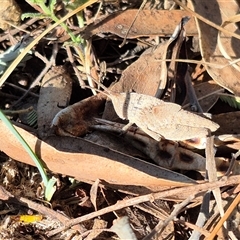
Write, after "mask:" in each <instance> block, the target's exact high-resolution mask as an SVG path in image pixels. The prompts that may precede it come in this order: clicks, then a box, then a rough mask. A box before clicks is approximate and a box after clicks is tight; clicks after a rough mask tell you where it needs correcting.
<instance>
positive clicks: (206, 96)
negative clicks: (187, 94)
mask: <svg viewBox="0 0 240 240" xmlns="http://www.w3.org/2000/svg"><path fill="white" fill-rule="evenodd" d="M194 89H195V92H196V95H197V98H198V100H199V104H200V105H201V107H202V110H203V112H204V113H207V112H208V111H209V110H210V109H211V108H212V106H213V105H214V104H215V103H216V102H217V100H218V99H219V95H218V93H219V92H223V90H224V89H223V88H222V87H221V86H219V85H218V84H216V82H214V81H212V80H210V81H207V82H203V83H200V84H196V85H195V86H194Z"/></svg>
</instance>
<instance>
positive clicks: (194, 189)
mask: <svg viewBox="0 0 240 240" xmlns="http://www.w3.org/2000/svg"><path fill="white" fill-rule="evenodd" d="M237 182H240V175H239V176H238V175H237V176H230V177H229V178H222V179H221V180H220V181H217V182H212V183H208V182H205V183H202V184H198V185H191V186H187V187H179V188H174V189H170V190H166V191H162V192H158V193H152V194H147V195H143V196H139V197H135V198H132V199H129V200H122V201H118V202H117V203H116V204H114V205H112V206H109V207H106V208H104V209H101V210H98V211H96V212H93V213H90V214H86V215H84V216H82V217H78V218H75V219H73V220H70V221H67V222H66V223H65V225H64V226H63V227H59V228H58V229H55V230H53V231H50V232H49V233H48V236H53V235H55V234H57V233H59V232H61V231H64V230H65V229H68V228H70V227H71V226H74V225H76V224H78V223H80V222H83V221H87V220H89V219H92V218H95V217H98V216H101V215H103V214H106V213H109V212H112V211H116V210H119V209H122V208H125V207H129V206H133V205H136V204H139V203H143V202H148V201H154V200H156V199H163V198H166V197H169V196H174V195H178V194H181V193H182V192H191V193H192V194H197V193H201V192H205V191H208V190H212V189H215V188H217V187H223V186H227V185H232V184H236V183H237Z"/></svg>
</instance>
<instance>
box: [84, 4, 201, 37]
mask: <svg viewBox="0 0 240 240" xmlns="http://www.w3.org/2000/svg"><path fill="white" fill-rule="evenodd" d="M137 14H138V16H137V19H136V21H135V22H134V24H133V26H132V27H131V29H130V31H129V33H128V35H127V38H137V37H141V36H171V35H172V33H173V32H174V29H175V27H176V26H177V25H178V23H179V22H180V21H181V19H182V18H183V17H186V16H189V15H190V14H189V13H188V12H187V11H181V10H171V11H169V10H142V11H140V12H139V13H138V10H136V9H129V10H126V11H124V12H120V13H119V12H117V13H113V14H111V15H110V16H108V17H106V18H104V19H100V21H98V22H95V23H94V24H91V25H89V26H87V27H86V28H85V29H84V31H83V33H82V34H83V37H84V38H86V39H88V38H90V37H91V36H93V35H96V34H99V33H113V34H116V35H118V36H120V37H122V38H124V37H125V35H126V33H127V31H128V29H129V27H130V26H131V24H132V22H133V20H134V18H135V16H136V15H137ZM187 35H188V36H193V35H197V29H196V24H195V22H194V19H191V20H190V21H189V23H188V27H187Z"/></svg>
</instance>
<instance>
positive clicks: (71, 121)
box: [52, 94, 106, 136]
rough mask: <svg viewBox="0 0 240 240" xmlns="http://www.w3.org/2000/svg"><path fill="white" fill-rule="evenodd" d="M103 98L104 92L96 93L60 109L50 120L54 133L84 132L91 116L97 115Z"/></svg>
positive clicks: (81, 133) (66, 134) (70, 134)
mask: <svg viewBox="0 0 240 240" xmlns="http://www.w3.org/2000/svg"><path fill="white" fill-rule="evenodd" d="M105 99H106V96H105V95H104V94H97V95H95V96H92V97H89V98H86V99H84V100H82V101H80V102H77V103H75V104H73V105H71V106H69V107H66V108H65V109H63V110H62V111H60V112H59V114H57V115H56V116H55V117H54V119H53V121H52V127H53V129H54V131H55V133H56V134H58V135H60V136H81V135H84V134H86V133H87V132H88V130H89V129H88V128H89V126H90V125H91V124H92V121H93V120H92V119H93V117H94V116H97V115H98V113H99V111H100V109H101V107H103V106H104V103H105Z"/></svg>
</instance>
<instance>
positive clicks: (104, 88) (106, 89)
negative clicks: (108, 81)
mask: <svg viewBox="0 0 240 240" xmlns="http://www.w3.org/2000/svg"><path fill="white" fill-rule="evenodd" d="M89 76H90V77H91V78H92V80H93V81H94V82H95V83H96V84H97V85H99V86H100V87H101V88H102V89H103V90H104V91H106V92H107V93H108V94H107V93H105V92H104V91H102V90H99V89H98V88H93V87H90V86H85V87H87V88H90V89H94V90H95V91H98V92H101V93H103V94H105V95H107V96H108V97H109V95H110V91H109V89H108V88H107V87H105V86H104V85H103V84H102V83H101V82H99V81H97V80H96V79H95V78H94V77H92V76H91V75H89Z"/></svg>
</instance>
